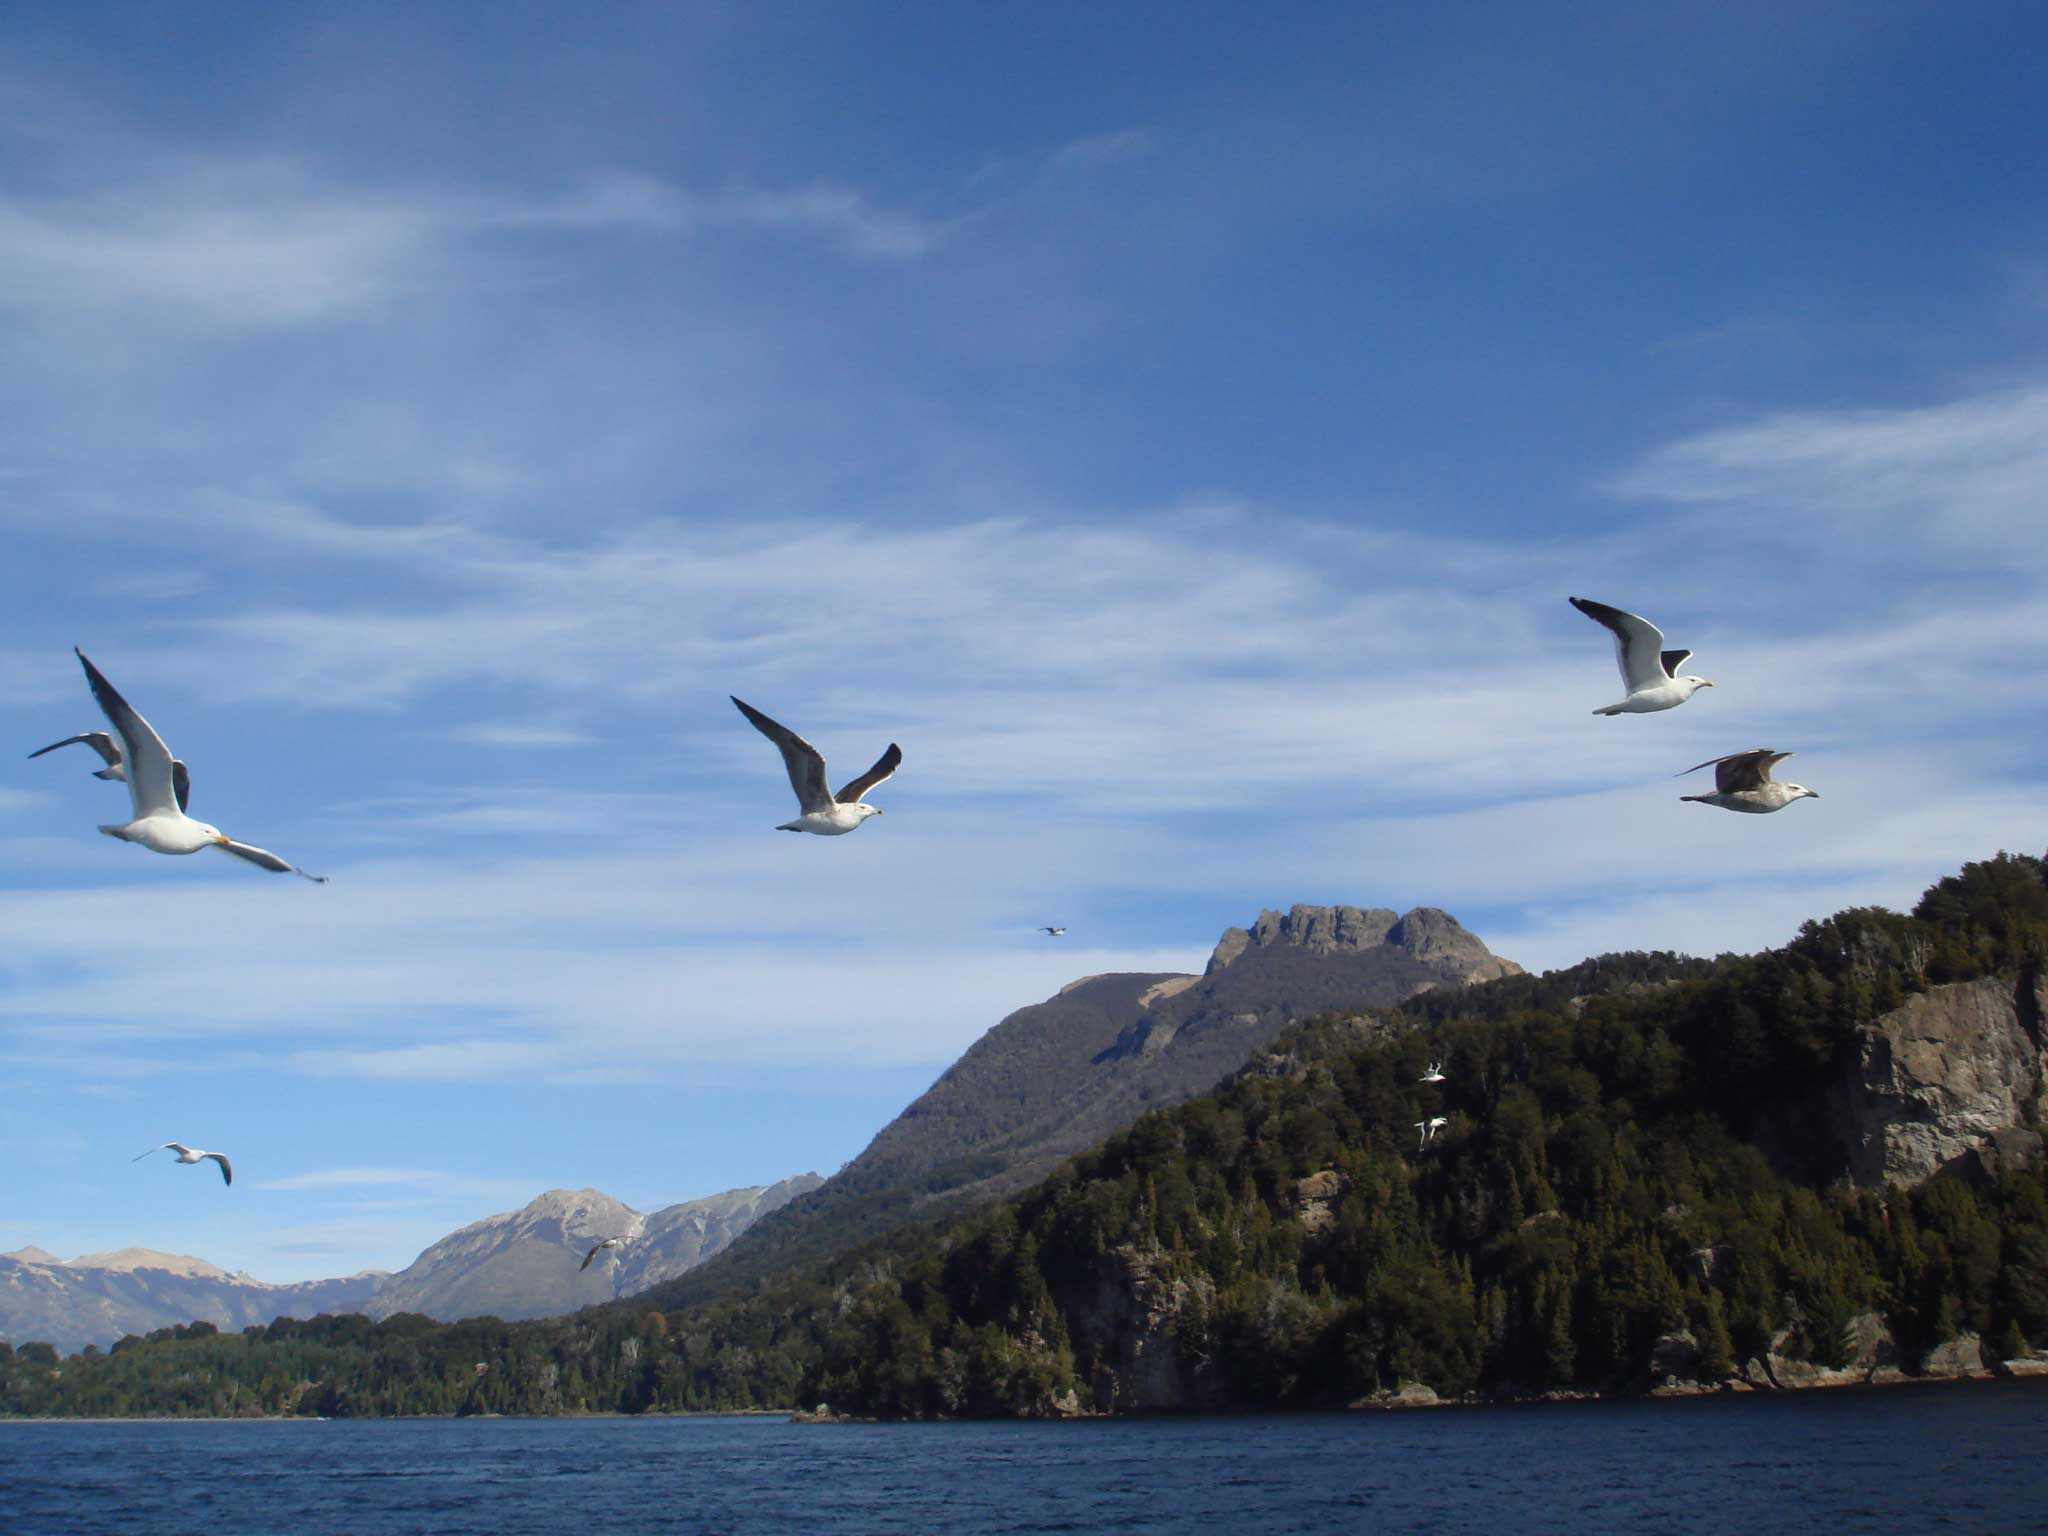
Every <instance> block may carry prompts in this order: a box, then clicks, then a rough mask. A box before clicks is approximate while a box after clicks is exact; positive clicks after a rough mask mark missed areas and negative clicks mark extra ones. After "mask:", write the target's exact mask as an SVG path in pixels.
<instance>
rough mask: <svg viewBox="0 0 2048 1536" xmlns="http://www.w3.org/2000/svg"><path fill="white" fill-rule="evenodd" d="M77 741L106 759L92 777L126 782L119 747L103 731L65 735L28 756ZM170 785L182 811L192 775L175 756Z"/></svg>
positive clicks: (188, 801) (188, 799)
mask: <svg viewBox="0 0 2048 1536" xmlns="http://www.w3.org/2000/svg"><path fill="white" fill-rule="evenodd" d="M79 742H84V743H85V744H86V745H87V746H88V747H91V748H92V749H93V751H95V752H97V753H99V755H100V756H101V757H103V758H105V759H106V763H107V766H106V767H104V768H95V769H93V771H92V776H93V777H94V778H96V779H117V780H119V781H120V782H121V783H123V784H125V783H127V782H128V770H127V769H126V768H124V767H123V766H122V764H121V749H120V747H118V746H116V745H115V744H114V738H113V737H111V736H109V735H108V734H107V733H106V732H105V731H87V732H85V733H84V734H83V735H81V736H66V737H65V738H64V739H63V740H62V741H53V742H51V743H50V744H49V745H48V746H47V747H37V748H36V749H35V751H33V752H31V753H29V756H30V757H32V758H36V757H41V756H42V755H43V754H44V753H45V752H54V751H56V750H57V749H58V748H59V747H70V746H76V745H77V744H78V743H79ZM171 787H172V788H173V789H175V790H176V791H177V792H178V809H179V810H181V811H182V810H184V809H185V808H186V807H188V806H189V805H191V803H192V775H191V774H189V773H187V772H186V771H185V765H184V764H183V763H181V762H179V761H178V760H177V759H176V758H172V759H171Z"/></svg>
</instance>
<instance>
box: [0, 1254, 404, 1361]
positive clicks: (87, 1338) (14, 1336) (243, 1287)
mask: <svg viewBox="0 0 2048 1536" xmlns="http://www.w3.org/2000/svg"><path fill="white" fill-rule="evenodd" d="M387 1278H388V1276H387V1273H386V1272H385V1271H383V1270H365V1271H364V1272H363V1273H361V1274H359V1275H350V1276H348V1277H347V1278H346V1279H341V1280H309V1281H304V1282H302V1283H300V1284H297V1285H266V1284H265V1283H264V1282H263V1281H261V1280H252V1279H250V1278H249V1277H248V1276H247V1275H231V1274H229V1273H228V1272H227V1271H226V1270H224V1269H220V1268H218V1267H216V1266H215V1265H212V1264H209V1263H207V1262H206V1261H205V1260H204V1259H195V1258H191V1257H188V1256H186V1255H183V1254H174V1253H153V1252H151V1251H150V1250H148V1249H146V1248H124V1249H122V1250H121V1251H120V1252H118V1253H102V1254H86V1255H84V1256H83V1257H81V1258H76V1259H73V1260H71V1261H70V1262H69V1263H68V1264H67V1263H65V1262H63V1261H62V1260H60V1259H58V1258H56V1257H55V1256H54V1255H52V1254H48V1253H45V1252H43V1250H42V1249H40V1248H21V1249H17V1250H16V1251H15V1252H13V1253H9V1254H0V1340H6V1341H9V1342H14V1343H19V1342H23V1341H26V1340H30V1339H34V1340H39V1341H43V1342H47V1343H49V1344H52V1345H55V1346H56V1348H57V1349H58V1350H59V1351H61V1352H70V1351H74V1350H79V1349H83V1348H85V1346H86V1345H88V1344H92V1345H97V1346H98V1347H100V1348H101V1349H105V1348H106V1347H107V1346H108V1345H110V1344H112V1343H113V1342H114V1341H115V1340H116V1339H118V1338H121V1337H122V1336H123V1335H125V1334H131V1333H136V1334H140V1333H148V1332H149V1331H150V1330H151V1329H153V1328H165V1327H169V1326H171V1325H173V1324H176V1323H185V1322H191V1321H194V1320H199V1321H204V1322H208V1323H211V1324H213V1325H214V1326H215V1327H217V1328H224V1329H228V1330H231V1331H232V1330H236V1329H241V1328H247V1327H249V1326H250V1325H252V1324H259V1323H268V1322H269V1321H270V1320H271V1319H272V1318H277V1317H315V1316H317V1315H319V1314H320V1313H322V1312H354V1311H357V1310H359V1309H360V1308H361V1307H363V1306H364V1305H365V1304H367V1303H368V1302H369V1300H370V1298H371V1297H373V1296H375V1295H376V1293H377V1288H378V1287H379V1286H380V1285H381V1284H383V1282H384V1281H385V1280H386V1279H387Z"/></svg>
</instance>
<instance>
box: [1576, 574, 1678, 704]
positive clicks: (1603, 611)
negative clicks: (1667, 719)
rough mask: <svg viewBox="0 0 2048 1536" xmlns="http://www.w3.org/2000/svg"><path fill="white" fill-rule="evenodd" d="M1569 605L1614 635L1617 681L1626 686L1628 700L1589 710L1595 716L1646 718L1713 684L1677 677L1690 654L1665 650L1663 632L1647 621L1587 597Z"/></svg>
mask: <svg viewBox="0 0 2048 1536" xmlns="http://www.w3.org/2000/svg"><path fill="white" fill-rule="evenodd" d="M1569 601H1570V603H1571V605H1572V606H1573V607H1574V608H1576V609H1578V610H1579V612H1581V613H1583V614H1584V615H1585V616H1586V617H1587V618H1589V619H1591V620H1593V622H1594V623H1596V624H1604V625H1605V626H1606V627H1607V628H1608V629H1610V630H1612V631H1613V632H1614V659H1615V661H1616V663H1618V664H1619V665H1620V667H1621V680H1622V681H1623V682H1625V683H1627V684H1628V697H1627V698H1625V699H1623V700H1622V701H1621V702H1620V703H1619V704H1610V705H1608V706H1607V707H1606V708H1605V709H1596V710H1594V711H1593V713H1594V714H1596V715H1648V714H1654V713H1656V712H1657V711H1658V710H1660V709H1676V708H1677V707H1678V706H1679V705H1681V704H1683V703H1684V702H1685V701H1686V700H1687V699H1689V698H1691V697H1692V696H1693V695H1694V694H1695V693H1697V692H1699V690H1700V689H1702V688H1711V687H1713V686H1714V685H1713V684H1712V683H1711V682H1709V681H1708V680H1707V679H1706V678H1704V677H1692V676H1685V677H1680V676H1679V675H1678V669H1679V668H1680V667H1682V666H1684V665H1685V663H1686V660H1687V659H1688V658H1689V657H1690V656H1691V655H1692V652H1691V651H1667V650H1665V649H1664V648H1663V647H1664V631H1663V630H1661V629H1659V628H1658V627H1657V626H1656V625H1654V624H1652V623H1651V622H1650V621H1649V620H1648V619H1642V618H1637V617H1636V615H1634V614H1632V613H1623V612H1622V611H1621V610H1620V609H1619V608H1610V607H1608V606H1607V605H1606V604H1605V603H1596V602H1594V601H1593V600H1592V599H1591V598H1590V597H1574V598H1571V599H1569Z"/></svg>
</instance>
